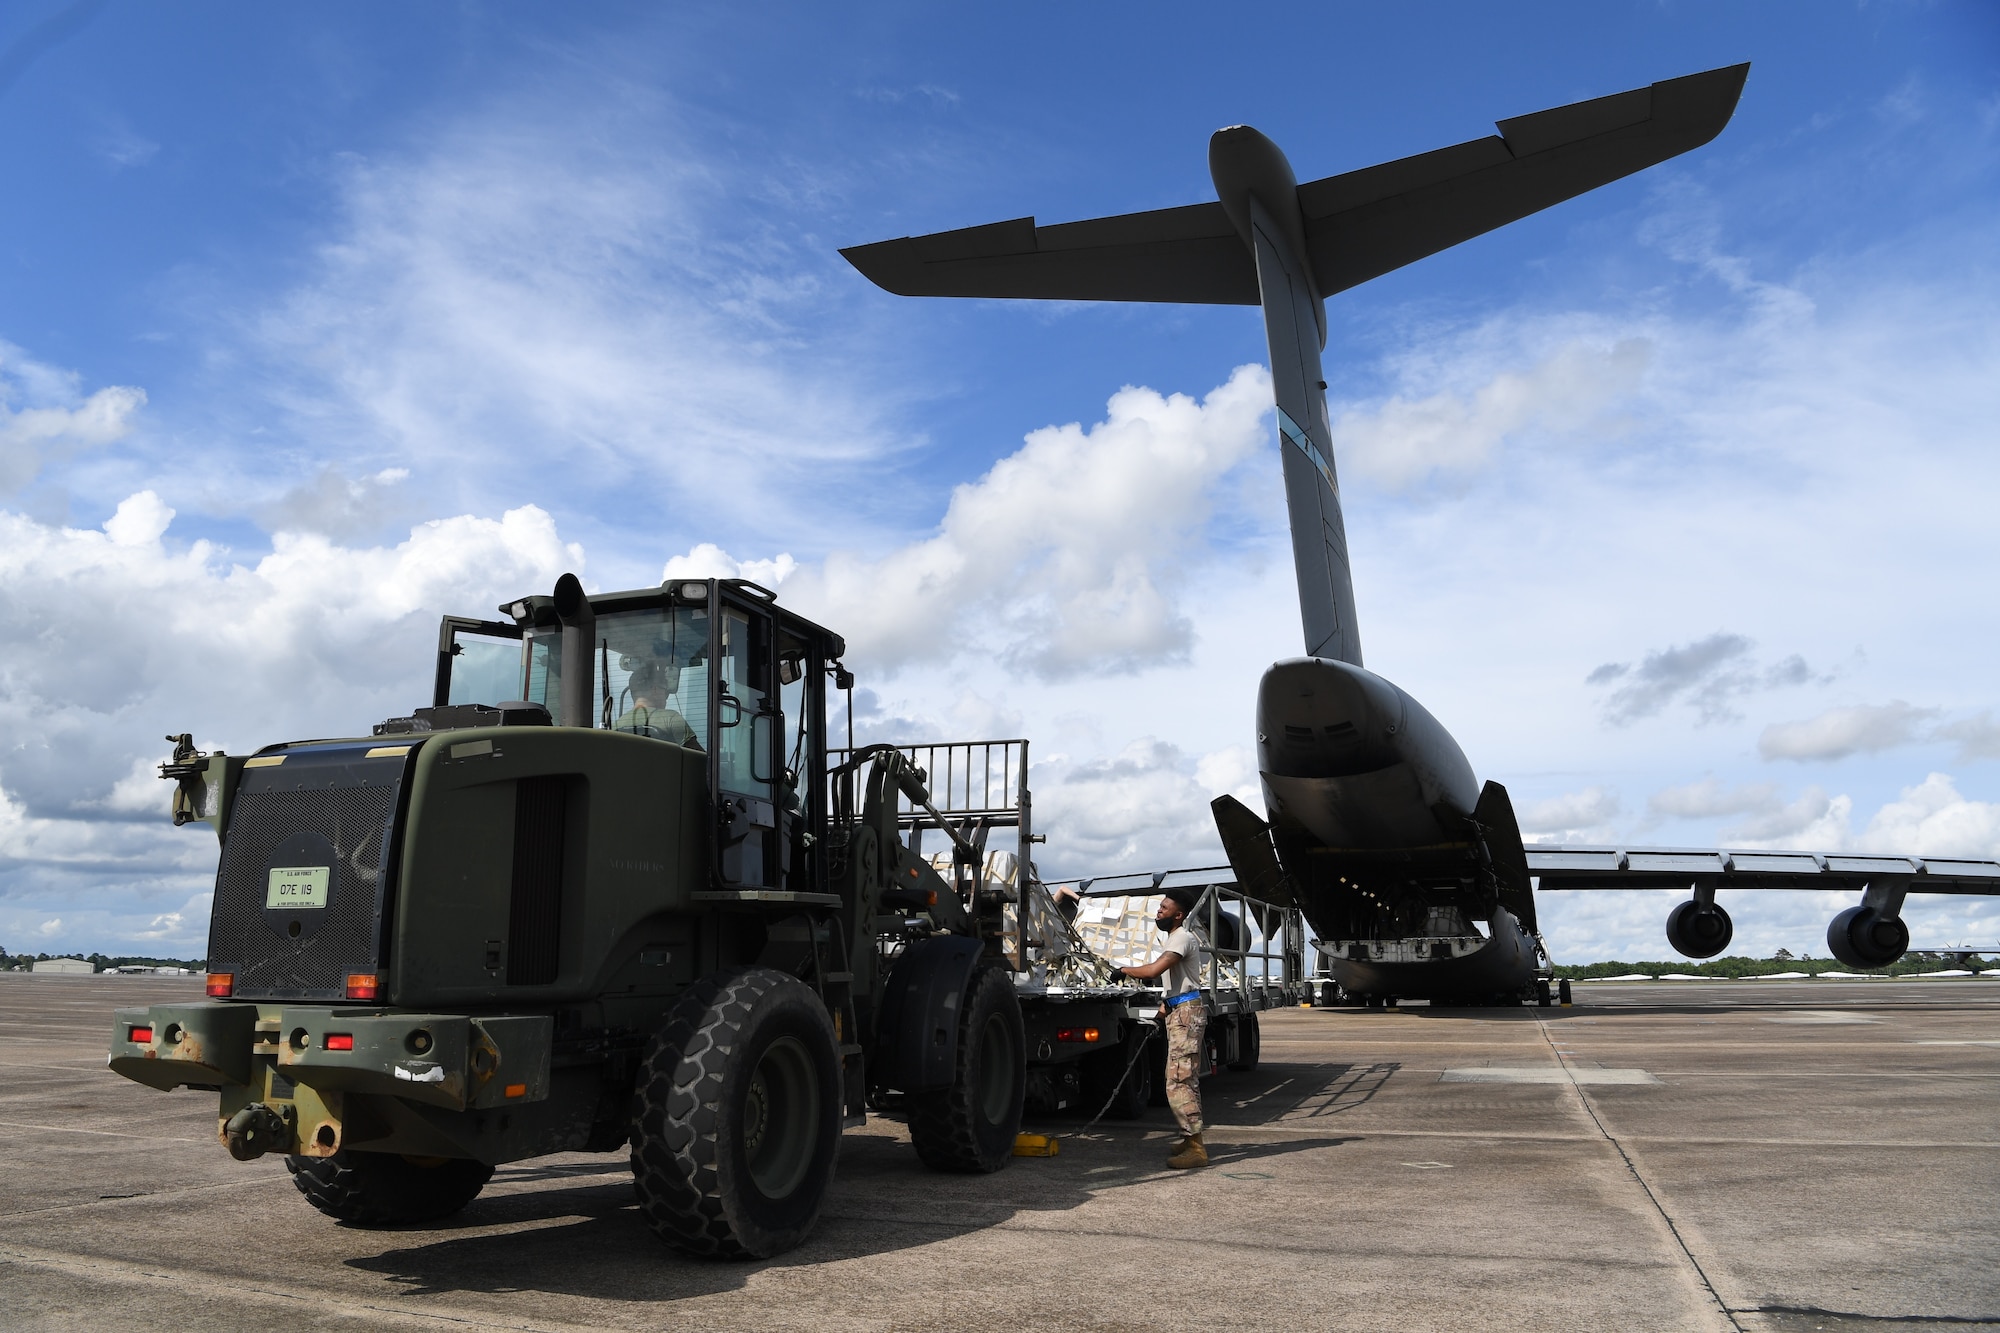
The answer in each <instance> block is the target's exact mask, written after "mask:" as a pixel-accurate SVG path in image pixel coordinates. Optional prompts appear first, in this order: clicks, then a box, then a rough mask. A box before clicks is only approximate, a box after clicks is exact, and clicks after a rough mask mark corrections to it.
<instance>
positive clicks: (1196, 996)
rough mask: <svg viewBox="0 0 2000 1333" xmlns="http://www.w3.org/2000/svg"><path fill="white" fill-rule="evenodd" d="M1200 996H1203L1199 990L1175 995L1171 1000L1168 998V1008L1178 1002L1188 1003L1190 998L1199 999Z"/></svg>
mask: <svg viewBox="0 0 2000 1333" xmlns="http://www.w3.org/2000/svg"><path fill="white" fill-rule="evenodd" d="M1200 998H1201V992H1200V991H1198V990H1191V991H1186V992H1183V993H1182V994H1180V995H1176V996H1174V997H1173V998H1172V999H1171V1000H1168V1001H1167V1008H1169V1009H1171V1008H1173V1007H1174V1006H1175V1005H1177V1004H1186V1003H1187V1002H1188V1001H1189V1000H1199V999H1200Z"/></svg>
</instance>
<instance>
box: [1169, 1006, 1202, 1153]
mask: <svg viewBox="0 0 2000 1333" xmlns="http://www.w3.org/2000/svg"><path fill="white" fill-rule="evenodd" d="M1207 1036H1208V1002H1207V1001H1206V1000H1189V1001H1188V1002H1187V1003H1185V1004H1177V1005H1175V1006H1174V1007H1173V1008H1171V1009H1169V1010H1167V1105H1168V1106H1170V1107H1172V1108H1173V1112H1174V1122H1175V1123H1176V1124H1178V1125H1179V1126H1180V1127H1181V1133H1183V1134H1199V1133H1201V1067H1202V1065H1203V1064H1204V1063H1205V1062H1206V1057H1207V1051H1206V1049H1205V1041H1206V1038H1207Z"/></svg>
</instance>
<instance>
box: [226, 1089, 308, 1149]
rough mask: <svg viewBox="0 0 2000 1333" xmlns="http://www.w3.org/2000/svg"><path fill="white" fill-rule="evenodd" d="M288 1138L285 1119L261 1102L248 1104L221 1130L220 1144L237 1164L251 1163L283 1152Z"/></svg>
mask: <svg viewBox="0 0 2000 1333" xmlns="http://www.w3.org/2000/svg"><path fill="white" fill-rule="evenodd" d="M291 1138H292V1131H291V1126H289V1125H287V1124H286V1123H285V1117H284V1116H282V1115H280V1114H279V1113H278V1112H277V1111H275V1110H273V1109H272V1108H271V1107H269V1106H266V1105H265V1104H264V1103H263V1102H252V1103H250V1105H248V1106H246V1107H244V1108H243V1109H242V1110H240V1111H238V1112H237V1113H236V1114H235V1115H233V1116H230V1117H229V1122H228V1123H227V1124H225V1125H223V1127H222V1141H223V1143H224V1144H225V1145H226V1146H227V1147H228V1149H229V1155H230V1156H231V1157H234V1158H235V1159H236V1160H237V1161H239V1162H254V1161H256V1160H257V1159H258V1158H259V1157H262V1156H263V1155H264V1154H265V1153H267V1152H279V1151H282V1150H283V1149H284V1148H285V1147H287V1146H289V1144H290V1142H291Z"/></svg>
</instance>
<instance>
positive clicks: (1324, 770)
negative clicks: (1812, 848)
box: [841, 64, 2000, 1003]
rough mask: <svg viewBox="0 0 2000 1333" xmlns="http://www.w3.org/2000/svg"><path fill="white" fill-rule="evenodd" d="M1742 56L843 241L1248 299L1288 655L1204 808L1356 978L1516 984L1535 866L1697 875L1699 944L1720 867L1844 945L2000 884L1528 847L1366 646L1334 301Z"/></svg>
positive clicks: (1496, 789)
mask: <svg viewBox="0 0 2000 1333" xmlns="http://www.w3.org/2000/svg"><path fill="white" fill-rule="evenodd" d="M1749 69H1750V67H1749V66H1748V65H1747V64H1746V65H1733V66H1730V67H1728V68H1726V69H1716V70H1710V71H1708V72H1706V73H1702V74H1691V75H1688V76H1687V77H1685V78H1679V79H1669V80H1667V81H1665V82H1662V83H1655V84H1653V85H1652V86H1651V87H1647V88H1635V89H1633V90H1631V91H1630V92H1623V93H1616V94H1614V95H1612V96H1610V97H1600V98H1596V99H1594V100H1591V101H1588V102H1578V103H1575V104H1573V105H1570V106H1563V107H1557V108H1555V109H1554V110H1550V111H1541V112H1537V113H1535V114H1533V115H1527V116H1517V117H1515V118H1513V119H1511V120H1503V121H1500V122H1499V125H1498V128H1499V130H1500V133H1499V134H1498V135H1492V136H1488V137H1487V138H1483V139H1474V140H1472V141H1470V142H1468V143H1462V144H1457V145H1455V146H1453V147H1450V148H1440V149H1438V150H1436V151H1435V152H1429V153H1421V154H1419V155H1417V156H1415V157H1407V158H1403V159H1401V160H1400V161H1395V162H1385V163H1382V164H1381V165H1379V166H1373V167H1365V168H1363V169H1361V170H1359V171H1350V172H1347V173H1345V174H1343V175H1339V176H1329V177H1326V178H1325V179H1322V180H1315V181H1308V182H1306V183H1305V184H1303V185H1301V184H1299V182H1298V180H1297V178H1296V177H1295V176H1294V175H1293V172H1292V168H1291V165H1290V163H1288V162H1287V161H1286V160H1285V155H1284V154H1283V153H1282V152H1280V151H1279V149H1278V146H1277V145H1276V144H1274V143H1272V142H1271V141H1270V140H1269V139H1267V138H1266V137H1264V136H1263V135H1262V134H1260V133H1258V132H1257V131H1256V130H1254V129H1251V128H1250V127H1249V126H1247V125H1236V126H1232V127H1230V128H1228V129H1223V130H1218V131H1216V133H1215V135H1214V136H1213V137H1212V138H1211V139H1210V140H1209V145H1208V163H1209V173H1210V175H1211V176H1212V177H1213V179H1214V181H1215V192H1216V196H1217V199H1216V202H1214V203H1205V204H1190V205H1187V206H1186V207H1183V208H1167V209H1159V210H1156V211H1153V212H1146V213H1128V214H1125V215H1123V216H1120V217H1110V218H1095V219H1092V220H1090V221H1086V222H1070V223H1064V224H1061V225H1057V226H1048V227H1038V226H1036V225H1035V220H1034V219H1033V218H1031V217H1029V218H1016V219H1014V220H1012V221H1008V222H995V223H991V224H989V225H986V226H981V227H967V228H963V229H961V230H958V231H947V232H939V233H936V234H934V235H930V236H917V237H905V238H903V239H901V240H893V241H883V242H880V243H878V244H874V245H862V246H855V247H853V248H851V249H846V250H843V251H841V253H842V254H843V255H845V256H846V257H847V259H848V260H849V261H850V262H851V263H852V264H853V265H854V266H855V267H856V268H857V269H859V270H860V271H861V272H862V273H863V274H865V275H866V276H867V277H868V278H870V279H872V280H873V281H874V282H875V283H877V284H878V285H880V286H881V287H883V288H886V289H887V290H889V291H891V292H894V293H896V294H898V295H901V296H974V297H1023V298H1030V299H1041V300H1064V301H1162V302H1191V303H1197V304H1211V305H1213V304H1223V305H1255V306H1261V307H1262V309H1263V313H1264V330H1265V335H1266V337H1267V338H1268V340H1269V344H1270V355H1271V380H1272V388H1273V392H1274V395H1275V397H1276V399H1277V417H1278V431H1279V434H1280V436H1281V442H1280V445H1279V451H1280V453H1281V455H1282V457H1283V460H1284V479H1285V496H1286V501H1287V504H1288V507H1289V510H1290V516H1291V528H1292V555H1293V560H1294V562H1295V564H1296V567H1297V572H1298V588H1299V613H1300V617H1301V619H1302V620H1303V622H1304V629H1305V650H1306V655H1305V656H1303V657H1295V658H1290V659H1288V660H1285V661H1281V662H1278V663H1277V664H1275V665H1274V666H1272V667H1271V668H1270V670H1268V671H1267V672H1265V673H1264V679H1263V683H1262V685H1261V686H1260V687H1259V689H1258V693H1257V761H1258V769H1259V770H1260V772H1261V774H1262V778H1263V789H1264V802H1265V807H1266V812H1267V814H1268V816H1269V818H1268V821H1267V820H1265V819H1260V818H1258V817H1257V816H1256V815H1255V814H1254V813H1252V812H1251V811H1250V810H1248V809H1246V808H1245V807H1244V806H1243V805H1242V803H1241V802H1239V801H1237V800H1235V799H1234V798H1233V797H1229V796H1223V797H1221V798H1219V799H1217V800H1216V801H1215V803H1214V811H1215V820H1216V827H1217V831H1218V832H1219V833H1220V835H1221V838H1222V843H1223V846H1224V848H1225V849H1226V851H1227V852H1228V855H1229V860H1230V864H1231V867H1232V869H1233V870H1234V872H1235V874H1236V876H1237V878H1238V880H1239V881H1241V882H1242V884H1243V886H1244V888H1245V889H1246V890H1250V891H1253V892H1259V893H1260V894H1261V895H1262V896H1266V897H1271V896H1273V895H1279V896H1282V895H1283V894H1284V893H1287V892H1288V893H1290V894H1293V895H1295V896H1296V898H1297V900H1298V902H1299V905H1300V906H1301V907H1302V908H1303V909H1304V911H1305V913H1306V916H1307V918H1308V920H1309V921H1311V923H1312V925H1313V927H1314V929H1315V930H1316V931H1317V932H1318V933H1319V935H1320V948H1321V951H1322V952H1323V953H1325V954H1326V955H1327V958H1328V962H1329V967H1330V969H1331V971H1332V973H1333V976H1334V978H1335V979H1336V980H1337V981H1338V982H1339V983H1340V984H1341V986H1342V987H1344V988H1345V990H1346V991H1347V992H1348V993H1349V994H1350V995H1352V996H1355V997H1362V998H1373V999H1375V1000H1376V1001H1377V1002H1380V1001H1382V1000H1387V999H1394V998H1402V997H1407V998H1413V999H1414V998H1424V999H1433V998H1435V999H1443V1000H1472V1001H1478V1000H1493V999H1505V998H1511V997H1515V996H1526V995H1531V994H1534V993H1535V980H1536V972H1537V968H1538V963H1539V961H1541V960H1544V959H1546V957H1547V954H1546V951H1545V950H1544V949H1543V947H1542V944H1541V939H1540V935H1539V933H1538V930H1537V927H1536V921H1535V899H1534V883H1535V881H1536V880H1537V879H1539V880H1540V882H1541V884H1542V885H1543V886H1544V887H1562V888H1653V887H1660V886H1663V885H1677V886H1679V887H1682V888H1687V889H1691V890H1692V895H1691V897H1690V898H1689V899H1688V900H1687V901H1686V902H1683V903H1681V904H1680V905H1679V906H1678V907H1676V908H1675V909H1674V910H1673V912H1672V914H1671V915H1670V916H1669V917H1668V919H1667V939H1668V941H1669V943H1671V944H1672V945H1673V946H1674V947H1675V948H1676V949H1678V950H1679V951H1680V952H1682V953H1684V954H1687V955H1689V956H1691V957H1697V958H1708V957H1713V956H1714V955H1715V954H1718V953H1720V952H1721V951H1722V949H1723V948H1724V947H1725V946H1727V944H1728V943H1729V939H1730V936H1731V934H1732V927H1731V924H1730V920H1729V915H1728V913H1727V912H1726V911H1725V910H1724V909H1723V908H1722V907H1721V906H1720V905H1718V904H1717V903H1716V901H1715V894H1716V890H1717V889H1718V888H1736V887H1743V888H1780V887H1782V888H1814V889H1861V890H1863V891H1864V896H1863V898H1862V901H1861V904H1860V905H1859V906H1857V907H1853V908H1850V909H1848V910H1847V911H1845V912H1842V913H1841V914H1840V915H1839V916H1837V917H1836V918H1834V921H1833V923H1832V925H1831V926H1830V927H1829V928H1828V935H1827V944H1828V947H1829V949H1830V950H1831V951H1832V953H1833V954H1834V956H1835V957H1837V958H1839V959H1841V960H1842V961H1843V962H1846V963H1847V964H1849V965H1850V966H1855V967H1879V966H1883V965H1885V964H1887V963H1890V962H1893V961H1894V960H1895V959H1896V958H1898V957H1900V956H1901V955H1902V953H1903V952H1904V950H1905V949H1906V948H1907V947H1908V945H1909V931H1908V929H1907V928H1906V927H1905V926H1904V924H1903V922H1902V920H1901V915H1900V914H1901V909H1902V903H1903V898H1904V895H1905V894H1906V893H1908V892H1910V891H1912V890H1916V891H1928V892H1956V893H1993V892H2000V863H1995V862H1967V861H1954V862H1944V861H1938V860H1934V859H1926V860H1919V859H1917V858H1914V857H1841V856H1817V855H1814V854H1810V853H1771V852H1738V853H1725V852H1715V851H1692V852H1690V851H1671V852H1670V851H1650V852H1649V851H1639V850H1633V851H1629V852H1628V851H1624V850H1621V849H1618V848H1573V847H1564V848H1530V847H1526V846H1524V845H1523V843H1522V841H1521V834H1520V830H1519V828H1518V826H1517V824H1516V822H1515V818H1514V811H1513V807H1512V805H1511V803H1510V802H1509V800H1508V797H1507V792H1506V789H1505V788H1503V787H1502V786H1500V784H1498V783H1496V782H1488V783H1486V784H1485V785H1484V786H1483V787H1482V786H1481V785H1480V784H1479V782H1478V781H1477V780H1476V779H1475V778H1474V777H1473V772H1472V766H1471V765H1470V764H1469V763H1467V762H1466V758H1465V755H1464V753H1463V752H1462V751H1461V750H1460V749H1459V746H1458V742H1457V741H1455V740H1454V739H1452V736H1451V733H1450V732H1448V731H1446V730H1445V728H1444V726H1443V724H1441V723H1440V722H1438V720H1437V719H1436V718H1434V717H1432V716H1431V715H1430V713H1428V712H1426V711H1425V709H1424V707H1423V705H1422V704H1420V703H1418V702H1417V701H1416V700H1415V699H1413V698H1411V697H1410V695H1409V694H1408V693H1406V692H1405V691H1403V690H1402V689H1400V688H1398V687H1397V686H1396V685H1394V684H1393V683H1391V682H1390V681H1389V680H1387V679H1385V678H1384V677H1382V676H1380V675H1377V674H1376V673H1374V672H1372V671H1369V670H1367V669H1365V668H1364V667H1363V666H1362V660H1361V636H1360V627H1359V624H1358V622H1357V620H1356V617H1355V610H1354V586H1353V580H1352V577H1351V576H1350V574H1349V571H1348V560H1347V537H1346V531H1345V528H1344V526H1343V523H1342V519H1341V511H1340V485H1339V482H1338V480H1337V478H1336V476H1335V473H1334V449H1333V437H1332V433H1331V431H1330V430H1329V428H1328V423H1327V412H1326V393H1325V390H1326V381H1325V378H1324V376H1323V375H1322V374H1321V371H1320V358H1319V354H1320V351H1321V349H1322V348H1324V347H1325V345H1326V308H1325V301H1326V298H1327V297H1329V296H1332V295H1334V294H1336V293H1338V292H1342V291H1345V290H1347V289H1348V288H1350V287H1353V286H1356V285H1357V284H1359V283H1362V282H1366V281H1367V280H1368V279H1370V278H1373V277H1377V276H1380V275H1381V274H1384V273H1387V272H1389V271H1390V270H1392V269H1396V268H1400V267H1401V266H1403V265H1404V264H1408V263H1411V262H1412V261H1414V260H1418V259H1422V258H1423V257H1424V256H1426V255H1429V254H1434V253H1436V252H1437V251H1439V250H1443V249H1445V248H1447V247H1449V246H1453V245H1456V244H1458V243H1459V242H1460V241H1464V240H1469V239H1471V238H1472V237H1474V236H1478V235H1480V234H1481V233H1483V232H1487V231H1491V230H1492V229H1494V228H1495V227H1499V226H1502V225H1504V224H1506V223H1509V222H1513V221H1515V220H1516V219H1519V218H1523V217H1526V216H1527V215H1528V214H1530V213H1534V212H1537V211H1539V210H1541V209H1544V208H1547V207H1549V206H1550V205H1552V204H1557V203H1560V202H1562V201H1563V200H1565V199H1570V198H1574V197H1575V196H1577V195H1580V194H1583V193H1584V192H1586V191H1588V190H1592V189H1595V188H1597V187H1598V186H1600V185H1604V184H1607V183H1609V182H1611V181H1615V180H1618V179H1620V178H1621V177H1624V176H1629V175H1631V174H1632V173H1634V172H1637V171H1641V170H1643V169H1645V168H1647V167H1650V166H1653V165H1654V164H1656V163H1659V162H1664V161H1665V160H1667V159H1668V158H1670V157H1674V156H1677V155H1678V154H1681V153H1685V152H1687V151H1688V150H1690V149H1693V148H1698V147H1700V146H1701V145H1703V144H1705V143H1707V142H1708V141H1709V140H1710V139H1713V138H1714V137H1715V136H1716V135H1717V134H1719V133H1721V131H1722V128H1723V127H1724V126H1725V125H1727V124H1728V123H1729V118H1730V116H1731V114H1732V113H1733V112H1734V111H1735V109H1736V101H1737V98H1738V96H1739V95H1740V94H1741V92H1742V90H1743V82H1744V79H1745V77H1746V76H1747V75H1748V73H1749ZM1478 922H1483V923H1484V924H1485V926H1486V930H1485V932H1484V933H1483V934H1482V933H1481V932H1480V931H1479V930H1478V929H1477V927H1476V926H1475V924H1474V923H1478ZM1541 996H1542V999H1543V1002H1545V1003H1546V1001H1547V990H1546V982H1544V983H1543V984H1542V988H1541Z"/></svg>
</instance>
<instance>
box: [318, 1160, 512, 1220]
mask: <svg viewBox="0 0 2000 1333" xmlns="http://www.w3.org/2000/svg"><path fill="white" fill-rule="evenodd" d="M285 1169H286V1170H287V1171H290V1172H291V1173H292V1184H294V1185H296V1186H298V1189H299V1193H301V1194H303V1195H305V1196H306V1201H307V1202H308V1203H310V1204H311V1205H312V1206H313V1207H315V1208H317V1209H319V1210H320V1211H321V1212H322V1213H325V1214H326V1215H327V1216H328V1217H332V1218H338V1219H339V1220H340V1221H342V1222H352V1223H354V1224H355V1225H357V1226H364V1227H393V1226H403V1225H406V1224H408V1223H411V1222H435V1221H437V1220H438V1219H440V1218H445V1217H450V1216H451V1215H452V1214H453V1213H456V1212H458V1211H459V1210H460V1209H462V1208H464V1207H465V1205H467V1204H469V1203H471V1202H472V1201H473V1200H474V1199H476V1198H478V1197H479V1191H481V1190H483V1189H485V1188H486V1182H487V1181H489V1180H491V1179H492V1178H493V1168H492V1167H490V1166H488V1165H486V1163H484V1162H475V1161H471V1160H469V1159H467V1158H463V1157H406V1156H404V1155H402V1154H401V1153H387V1152H353V1151H350V1150H349V1149H346V1148H342V1149H341V1150H340V1151H339V1152H337V1153H335V1154H334V1155H333V1156H331V1157H287V1158H285Z"/></svg>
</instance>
